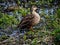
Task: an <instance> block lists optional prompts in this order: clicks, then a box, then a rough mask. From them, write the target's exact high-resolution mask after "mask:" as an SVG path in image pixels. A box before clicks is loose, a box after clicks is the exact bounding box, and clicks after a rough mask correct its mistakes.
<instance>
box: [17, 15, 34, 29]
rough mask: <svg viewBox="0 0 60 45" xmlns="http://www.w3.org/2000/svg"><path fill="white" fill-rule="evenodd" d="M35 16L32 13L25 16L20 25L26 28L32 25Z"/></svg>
mask: <svg viewBox="0 0 60 45" xmlns="http://www.w3.org/2000/svg"><path fill="white" fill-rule="evenodd" d="M33 18H34V16H33V15H32V14H31V15H27V16H25V17H24V18H23V19H22V20H21V22H20V23H19V25H18V27H20V28H22V29H24V28H29V27H30V26H32V21H33Z"/></svg>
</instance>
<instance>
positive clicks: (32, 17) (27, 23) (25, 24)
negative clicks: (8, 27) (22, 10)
mask: <svg viewBox="0 0 60 45" xmlns="http://www.w3.org/2000/svg"><path fill="white" fill-rule="evenodd" d="M37 9H38V8H37V6H35V5H33V6H32V7H31V10H32V11H31V14H28V15H26V16H25V17H23V18H22V20H21V22H20V23H19V24H18V26H17V27H18V28H20V29H28V30H31V31H34V30H33V26H35V25H37V24H38V23H39V22H40V15H39V14H38V13H37V12H36V10H37Z"/></svg>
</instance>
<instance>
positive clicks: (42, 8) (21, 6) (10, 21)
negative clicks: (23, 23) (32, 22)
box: [0, 0, 60, 45]
mask: <svg viewBox="0 0 60 45" xmlns="http://www.w3.org/2000/svg"><path fill="white" fill-rule="evenodd" d="M8 2H9V4H7V3H8ZM12 2H13V3H14V4H15V5H16V4H17V7H18V9H17V10H16V9H14V10H7V8H8V7H10V6H14V4H13V3H12ZM57 2H58V3H57ZM0 3H1V5H0V10H1V11H0V30H1V29H3V33H5V32H7V31H12V33H13V30H14V31H16V27H17V25H18V24H19V22H20V20H21V18H22V17H24V16H26V14H30V11H31V10H30V8H31V6H32V5H36V6H37V7H38V8H39V10H38V11H39V14H40V16H41V21H40V23H39V24H38V25H37V26H36V27H35V28H34V29H35V32H32V31H28V32H26V33H24V34H23V33H22V34H20V33H19V39H18V38H17V39H16V38H15V37H14V35H13V36H10V35H11V34H10V35H9V36H10V37H8V36H6V35H2V34H0V35H2V36H0V42H4V41H5V40H6V39H8V42H7V44H6V45H9V44H11V45H13V44H15V45H19V43H20V44H22V43H24V44H26V45H37V44H38V45H44V44H46V45H49V44H51V45H60V4H59V3H60V2H59V0H30V1H29V0H15V1H14V0H13V1H10V0H0ZM9 5H10V6H9ZM6 6H7V7H6ZM9 27H12V28H13V29H10V28H9ZM37 27H38V28H37ZM14 28H15V29H14ZM17 30H18V29H17ZM4 31H5V32H4ZM8 33H9V32H8ZM8 33H6V34H8ZM15 36H16V35H15ZM12 43H13V44H12ZM3 44H4V43H1V45H3Z"/></svg>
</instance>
